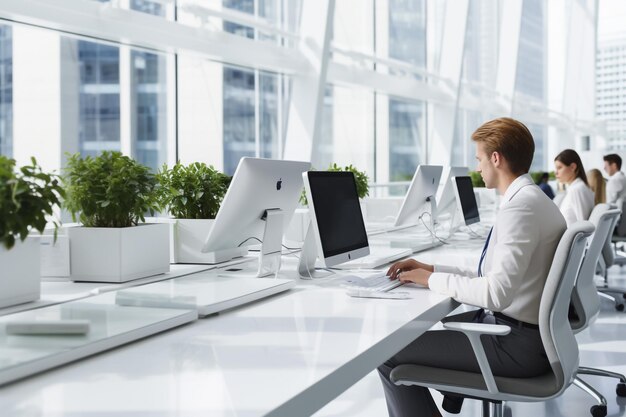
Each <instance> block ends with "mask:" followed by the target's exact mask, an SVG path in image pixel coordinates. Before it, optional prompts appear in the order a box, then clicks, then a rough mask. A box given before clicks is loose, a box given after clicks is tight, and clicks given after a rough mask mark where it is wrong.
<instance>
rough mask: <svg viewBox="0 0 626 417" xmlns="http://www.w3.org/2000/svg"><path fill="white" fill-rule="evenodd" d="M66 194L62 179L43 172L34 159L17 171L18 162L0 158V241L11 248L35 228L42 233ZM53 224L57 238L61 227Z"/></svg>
mask: <svg viewBox="0 0 626 417" xmlns="http://www.w3.org/2000/svg"><path fill="white" fill-rule="evenodd" d="M64 195H65V193H64V191H63V188H62V187H61V184H60V181H59V177H58V176H57V175H55V174H48V173H45V172H43V171H42V170H41V167H40V166H39V165H38V164H37V160H36V159H35V158H31V165H25V166H23V167H21V168H19V170H17V169H16V162H15V159H9V158H7V157H5V156H0V242H1V243H2V244H3V245H4V247H5V248H7V249H11V248H12V247H13V246H14V245H15V242H16V239H18V238H19V239H20V240H22V241H23V240H24V239H26V236H28V233H29V231H30V230H31V229H32V228H34V229H36V230H38V231H39V233H43V231H44V228H45V227H46V223H47V218H46V217H47V216H51V215H52V214H53V211H52V210H53V208H54V206H57V205H60V198H62V197H63V196H64ZM53 224H54V227H55V230H54V237H55V239H56V235H57V228H58V226H59V224H58V223H57V222H56V221H53Z"/></svg>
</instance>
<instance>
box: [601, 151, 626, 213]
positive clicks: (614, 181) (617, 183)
mask: <svg viewBox="0 0 626 417" xmlns="http://www.w3.org/2000/svg"><path fill="white" fill-rule="evenodd" d="M621 169H622V158H621V157H620V156H619V155H617V154H614V153H612V154H609V155H605V156H604V172H606V173H607V174H609V182H608V183H607V184H606V202H607V203H609V204H615V203H616V202H617V199H618V198H621V199H624V197H626V175H624V173H623V172H622V171H621Z"/></svg>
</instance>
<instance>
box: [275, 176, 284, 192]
mask: <svg viewBox="0 0 626 417" xmlns="http://www.w3.org/2000/svg"><path fill="white" fill-rule="evenodd" d="M282 186H283V179H282V178H279V179H278V181H277V182H276V189H277V190H278V191H280V189H281V188H282Z"/></svg>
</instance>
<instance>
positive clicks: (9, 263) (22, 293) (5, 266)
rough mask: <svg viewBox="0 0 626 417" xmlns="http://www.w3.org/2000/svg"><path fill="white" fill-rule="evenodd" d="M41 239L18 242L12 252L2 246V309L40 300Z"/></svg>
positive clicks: (0, 281) (35, 238) (0, 265)
mask: <svg viewBox="0 0 626 417" xmlns="http://www.w3.org/2000/svg"><path fill="white" fill-rule="evenodd" d="M39 256H40V255H39V238H38V237H29V238H27V239H26V240H25V241H24V242H20V241H18V242H16V243H15V246H13V248H11V250H7V249H6V248H5V247H4V245H0V308H2V307H9V306H13V305H16V304H22V303H28V302H30V301H35V300H37V299H39V296H40V294H41V277H40V275H39Z"/></svg>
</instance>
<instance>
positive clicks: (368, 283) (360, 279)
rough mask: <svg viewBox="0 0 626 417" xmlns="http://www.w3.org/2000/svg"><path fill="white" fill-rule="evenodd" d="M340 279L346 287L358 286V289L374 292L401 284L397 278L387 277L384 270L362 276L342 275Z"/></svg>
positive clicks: (390, 288)
mask: <svg viewBox="0 0 626 417" xmlns="http://www.w3.org/2000/svg"><path fill="white" fill-rule="evenodd" d="M341 281H342V282H343V285H344V286H345V287H347V288H358V289H359V290H366V291H375V292H385V291H389V290H392V289H394V288H397V287H399V286H400V285H402V282H400V280H398V279H394V280H391V279H389V277H388V276H387V275H386V272H380V273H377V274H369V275H364V276H359V275H346V276H344V277H342V279H341Z"/></svg>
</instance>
